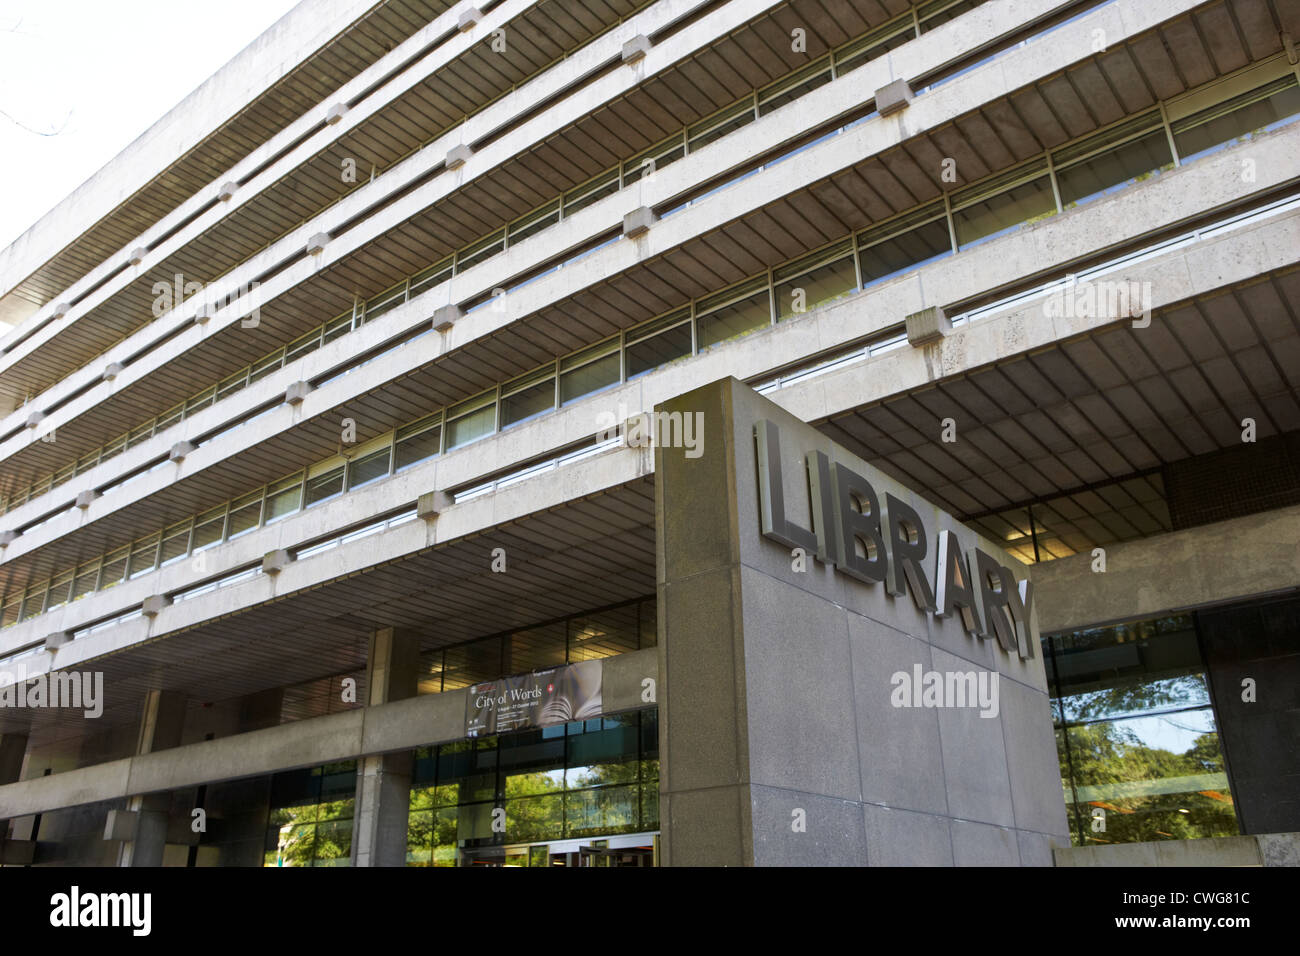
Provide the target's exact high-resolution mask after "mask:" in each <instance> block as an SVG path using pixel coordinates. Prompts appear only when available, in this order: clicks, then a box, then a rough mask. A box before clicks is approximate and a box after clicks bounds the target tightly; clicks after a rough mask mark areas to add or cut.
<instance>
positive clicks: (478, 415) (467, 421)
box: [447, 402, 497, 449]
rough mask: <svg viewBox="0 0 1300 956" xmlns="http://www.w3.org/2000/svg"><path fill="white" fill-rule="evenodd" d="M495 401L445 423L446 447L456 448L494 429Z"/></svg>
mask: <svg viewBox="0 0 1300 956" xmlns="http://www.w3.org/2000/svg"><path fill="white" fill-rule="evenodd" d="M496 421H497V406H496V402H491V403H489V404H487V405H484V406H483V407H482V408H480V409H479V410H478V411H474V412H470V413H469V414H468V415H462V416H461V417H460V418H457V419H453V420H452V421H449V422H448V423H447V447H448V448H449V449H450V448H458V447H459V446H461V445H464V444H467V443H469V442H472V441H474V440H475V439H476V438H482V437H483V436H484V435H490V434H492V433H493V432H494V431H495V430H496Z"/></svg>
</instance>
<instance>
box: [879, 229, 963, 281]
mask: <svg viewBox="0 0 1300 956" xmlns="http://www.w3.org/2000/svg"><path fill="white" fill-rule="evenodd" d="M949 255H952V239H951V237H950V236H949V235H948V221H947V220H946V219H937V220H935V221H933V222H927V223H924V224H923V225H920V226H916V227H915V228H913V229H909V230H907V231H906V232H904V233H901V234H899V235H897V236H894V237H893V238H891V239H886V240H884V241H883V242H877V243H875V244H874V245H871V246H867V247H865V248H863V249H861V250H860V251H859V253H858V260H859V262H860V264H861V267H862V284H863V285H864V286H867V285H871V283H873V282H880V281H881V280H882V279H887V278H888V277H890V276H892V275H897V274H898V273H900V272H905V271H908V270H910V269H916V268H919V267H920V266H922V265H924V264H925V263H927V262H931V261H933V260H935V259H941V258H943V257H944V256H949Z"/></svg>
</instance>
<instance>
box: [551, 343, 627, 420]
mask: <svg viewBox="0 0 1300 956" xmlns="http://www.w3.org/2000/svg"><path fill="white" fill-rule="evenodd" d="M621 374H622V356H621V355H620V354H619V348H618V339H616V338H615V339H607V340H606V341H604V342H600V343H597V344H596V345H593V346H591V348H587V349H583V350H582V351H581V352H575V353H574V354H573V355H569V356H567V357H565V358H562V359H560V403H561V404H564V403H565V402H571V401H573V400H574V399H575V398H579V397H581V396H583V395H590V394H591V393H592V392H598V391H600V390H601V389H602V388H608V387H609V386H610V385H616V384H618V382H619V380H620V377H621Z"/></svg>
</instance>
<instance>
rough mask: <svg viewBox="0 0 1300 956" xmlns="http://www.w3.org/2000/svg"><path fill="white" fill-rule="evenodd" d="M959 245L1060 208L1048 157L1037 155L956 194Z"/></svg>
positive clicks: (986, 238)
mask: <svg viewBox="0 0 1300 956" xmlns="http://www.w3.org/2000/svg"><path fill="white" fill-rule="evenodd" d="M952 208H953V223H954V226H955V228H956V230H957V246H958V248H966V247H968V246H971V245H974V244H975V243H977V242H984V241H987V240H989V239H992V238H994V237H995V236H1001V235H1004V234H1005V233H1008V232H1011V231H1012V230H1014V229H1016V228H1018V227H1020V226H1022V225H1027V224H1029V223H1032V222H1037V221H1038V220H1040V219H1045V218H1046V217H1048V216H1051V215H1053V214H1054V213H1055V212H1056V197H1055V196H1053V194H1052V182H1051V179H1050V178H1049V177H1048V175H1047V160H1046V159H1037V160H1034V161H1033V162H1031V163H1027V164H1025V165H1024V166H1022V167H1021V168H1019V169H1015V170H1012V171H1011V172H1009V173H1006V174H1005V175H1002V176H997V177H994V178H993V179H991V180H989V181H988V182H984V183H977V184H976V185H974V186H970V187H967V188H966V189H962V190H959V191H958V192H955V193H953V196H952Z"/></svg>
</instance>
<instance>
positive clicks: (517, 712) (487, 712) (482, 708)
mask: <svg viewBox="0 0 1300 956" xmlns="http://www.w3.org/2000/svg"><path fill="white" fill-rule="evenodd" d="M603 673H604V668H603V667H602V662H601V661H599V660H594V661H583V662H581V663H579V664H569V665H567V666H565V667H552V668H549V669H548V670H544V671H533V672H532V673H531V674H516V675H514V676H512V677H503V678H501V679H500V680H494V681H486V682H484V683H482V684H474V685H473V686H471V687H470V688H469V691H468V692H467V693H466V696H465V730H466V736H467V737H481V736H485V735H491V734H502V733H507V732H508V731H512V730H528V729H530V728H533V727H550V726H553V725H555V724H563V723H567V722H569V721H571V720H586V719H587V718H588V717H598V716H600V707H601V703H600V690H601V678H602V675H603Z"/></svg>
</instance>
